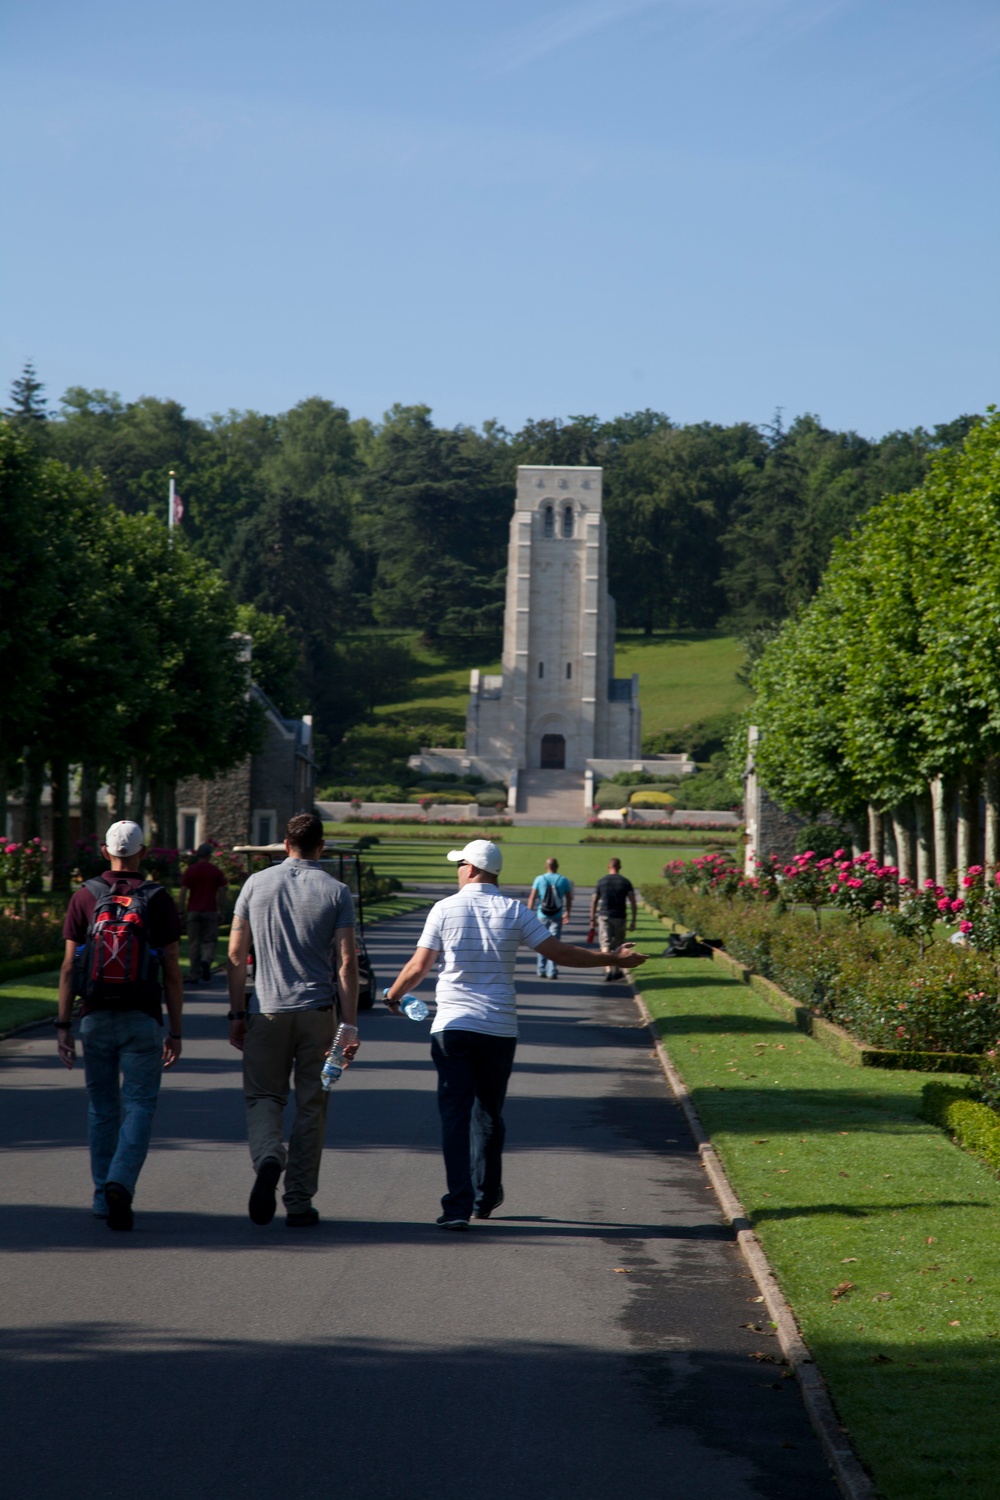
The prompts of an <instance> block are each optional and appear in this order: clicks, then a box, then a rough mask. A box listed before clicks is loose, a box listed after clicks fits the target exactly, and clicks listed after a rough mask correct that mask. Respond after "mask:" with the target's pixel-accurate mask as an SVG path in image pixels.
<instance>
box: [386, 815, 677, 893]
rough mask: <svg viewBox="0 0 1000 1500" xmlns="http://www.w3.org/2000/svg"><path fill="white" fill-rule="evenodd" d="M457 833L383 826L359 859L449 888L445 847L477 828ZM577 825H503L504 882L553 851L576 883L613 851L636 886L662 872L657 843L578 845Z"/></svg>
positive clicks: (592, 877)
mask: <svg viewBox="0 0 1000 1500" xmlns="http://www.w3.org/2000/svg"><path fill="white" fill-rule="evenodd" d="M453 831H454V833H455V835H456V837H455V838H454V840H453V841H451V842H450V843H449V842H446V841H444V840H440V839H434V840H427V841H426V842H423V843H422V842H421V841H420V840H419V839H414V838H406V839H399V840H394V839H393V837H392V834H391V832H390V831H388V830H380V832H379V840H380V842H379V843H378V844H376V845H375V846H374V847H373V848H371V849H368V850H366V851H365V855H364V859H365V862H366V864H370V865H371V866H372V868H373V869H374V871H375V873H376V875H394V876H395V877H396V879H397V880H402V881H404V882H407V881H411V882H412V881H415V880H419V881H424V880H440V881H443V882H445V884H447V885H448V886H450V887H453V886H454V883H455V867H454V865H451V864H449V863H448V860H447V858H446V855H447V852H448V849H449V848H452V849H460V848H461V847H462V846H463V844H464V843H465V842H466V841H467V838H475V837H477V836H481V834H480V833H479V831H478V830H476V831H475V832H470V833H469V834H468V835H465V834H464V831H463V830H461V829H455V830H453ZM582 832H583V830H582V829H576V828H508V829H505V830H504V841H503V873H502V875H501V876H500V883H501V885H503V886H507V887H510V886H526V885H530V884H531V882H532V880H534V878H535V876H536V875H539V874H541V872H542V870H544V868H545V860H546V857H547V856H548V855H549V854H553V855H555V856H556V858H557V859H558V860H559V869H560V871H561V873H562V874H564V875H568V876H569V878H570V880H572V881H573V882H574V883H575V884H576V885H583V886H588V885H594V884H595V883H596V882H597V881H598V880H600V878H601V876H602V875H606V874H607V873H608V860H609V858H610V857H611V855H612V854H618V855H619V856H620V858H621V861H622V873H623V874H624V875H627V876H628V878H629V879H630V880H631V881H632V883H633V884H634V885H635V886H636V887H638V886H640V885H643V884H644V883H646V882H649V881H654V880H659V879H660V878H661V877H662V873H663V865H664V851H663V850H662V849H658V848H635V847H629V848H624V847H622V848H618V847H616V846H615V844H614V843H613V842H609V845H608V846H607V847H603V846H601V845H594V844H588V845H584V844H581V842H580V839H581V835H582ZM703 852H704V847H703V846H698V845H695V846H693V847H691V848H688V849H685V857H689V858H691V859H694V858H695V857H696V856H697V855H699V854H701V853H703Z"/></svg>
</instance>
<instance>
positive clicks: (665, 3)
mask: <svg viewBox="0 0 1000 1500" xmlns="http://www.w3.org/2000/svg"><path fill="white" fill-rule="evenodd" d="M857 3H858V0H587V3H586V4H582V5H574V6H573V7H572V8H571V9H568V10H562V11H558V12H555V13H554V14H552V15H549V16H544V17H542V18H540V19H539V20H537V21H532V22H530V23H529V24H528V25H526V26H521V27H518V28H517V29H516V30H514V31H512V32H510V33H509V34H508V35H507V37H506V38H505V39H504V40H503V41H502V42H501V43H500V45H499V47H498V48H497V49H496V51H494V52H493V54H492V56H491V59H490V61H491V63H492V68H493V71H494V72H497V73H512V72H516V71H517V70H518V69H520V68H525V67H529V66H530V65H531V64H532V63H535V62H539V61H540V60H541V59H542V58H545V57H549V56H551V55H552V54H553V53H557V52H562V51H564V50H565V49H566V48H568V47H572V46H574V45H575V44H576V43H577V42H580V41H583V40H584V39H585V38H587V37H590V36H593V35H594V34H595V33H596V32H599V31H606V30H609V29H610V28H612V27H615V26H622V25H624V24H625V23H626V22H628V21H633V20H637V19H638V18H639V17H643V16H645V17H649V19H650V20H653V19H655V20H656V21H657V23H658V24H659V25H661V26H662V25H664V24H666V25H672V26H674V27H680V28H682V29H684V30H686V31H688V33H689V34H690V33H692V32H698V31H700V32H701V33H702V39H701V42H702V44H701V45H700V46H699V45H698V44H697V43H696V44H695V47H694V58H695V59H697V58H700V57H704V56H707V55H710V54H712V53H717V52H719V51H722V50H730V49H732V48H734V47H739V46H741V45H742V44H744V43H745V42H746V41H747V40H748V39H749V38H751V37H754V36H759V35H761V34H764V33H766V32H768V31H769V30H773V29H774V28H775V26H776V25H777V24H778V23H780V30H781V39H782V40H783V41H785V40H787V39H788V38H789V37H790V36H791V35H797V34H801V33H802V32H805V31H808V30H811V29H812V28H814V27H816V26H819V25H822V24H823V22H824V21H826V20H828V19H829V18H830V17H831V16H833V15H835V14H837V13H839V12H841V11H842V10H844V9H848V8H851V7H852V6H853V5H855V4H857ZM706 32H707V33H708V35H705V33H706ZM691 60H692V58H691V57H688V58H687V61H689V62H690V61H691Z"/></svg>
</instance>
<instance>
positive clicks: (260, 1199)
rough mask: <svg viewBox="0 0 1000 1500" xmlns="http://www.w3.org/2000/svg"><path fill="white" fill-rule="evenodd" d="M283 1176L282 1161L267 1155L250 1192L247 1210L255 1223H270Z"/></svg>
mask: <svg viewBox="0 0 1000 1500" xmlns="http://www.w3.org/2000/svg"><path fill="white" fill-rule="evenodd" d="M280 1176H281V1162H280V1161H278V1159H277V1157H275V1156H266V1157H265V1158H264V1160H263V1161H262V1162H261V1164H260V1166H259V1167H258V1169H257V1181H256V1182H255V1183H254V1185H253V1188H252V1189H251V1192H250V1202H249V1204H248V1205H247V1211H248V1212H249V1214H250V1218H251V1220H252V1222H253V1223H254V1224H270V1222H271V1220H272V1219H273V1218H274V1210H275V1207H276V1199H275V1191H274V1190H275V1188H276V1187H277V1186H278V1178H279V1177H280Z"/></svg>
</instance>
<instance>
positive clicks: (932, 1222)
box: [637, 912, 1000, 1500]
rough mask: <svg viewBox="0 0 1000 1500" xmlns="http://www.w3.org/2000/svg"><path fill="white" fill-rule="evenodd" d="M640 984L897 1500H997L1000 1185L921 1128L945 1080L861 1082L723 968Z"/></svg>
mask: <svg viewBox="0 0 1000 1500" xmlns="http://www.w3.org/2000/svg"><path fill="white" fill-rule="evenodd" d="M637 935H638V937H639V940H640V947H643V948H644V949H645V951H647V952H650V953H656V954H659V953H660V952H662V949H663V946H664V938H665V932H664V929H663V927H662V926H661V925H660V923H659V921H658V919H656V918H655V917H653V916H652V915H651V914H650V913H648V912H642V913H640V918H639V932H638V934H637ZM638 983H639V987H640V989H641V990H642V993H643V996H644V997H645V1000H646V1003H647V1005H648V1006H649V1009H650V1011H651V1013H652V1015H653V1017H654V1019H655V1023H656V1026H657V1030H658V1032H659V1034H660V1036H661V1037H662V1039H663V1041H664V1043H665V1045H666V1047H667V1049H668V1051H669V1052H670V1055H671V1058H672V1059H673V1062H674V1064H675V1066H676V1067H677V1069H678V1071H679V1072H680V1073H681V1074H682V1076H683V1078H684V1080H685V1083H686V1084H687V1087H688V1088H689V1090H690V1091H691V1096H692V1099H693V1102H694V1105H695V1108H696V1109H697V1111H698V1113H699V1115H700V1117H701V1119H702V1121H703V1123H704V1125H705V1128H706V1130H707V1131H708V1132H709V1134H710V1136H711V1138H712V1140H713V1142H714V1144H715V1146H716V1149H717V1150H718V1152H719V1155H720V1157H721V1159H722V1161H723V1163H724V1165H725V1168H726V1171H727V1173H728V1175H729V1178H730V1180H731V1182H732V1184H733V1187H734V1189H735V1191H736V1193H737V1194H738V1196H739V1197H740V1199H741V1200H742V1202H743V1205H744V1207H745V1209H746V1211H747V1214H748V1215H749V1217H750V1220H751V1222H752V1223H753V1226H754V1229H755V1231H756V1233H757V1234H758V1235H759V1237H760V1239H761V1242H762V1244H763V1246H764V1249H765V1250H766V1252H767V1255H768V1258H769V1259H770V1262H771V1264H772V1266H773V1267H774V1270H775V1272H776V1274H777V1276H778V1278H779V1280H780V1282H781V1285H782V1288H783V1290H784V1292H785V1295H786V1296H787V1298H788V1300H789V1302H790V1303H791V1305H792V1307H793V1309H794V1311H795V1315H796V1317H797V1319H798V1321H799V1325H800V1327H801V1329H802V1332H803V1335H804V1337H805V1339H806V1341H807V1342H808V1344H809V1345H810V1347H811V1349H812V1352H813V1354H814V1356H815V1358H816V1360H817V1361H818V1363H819V1366H820V1368H821V1369H822V1371H823V1374H824V1375H825V1377H826V1379H827V1381H828V1382H829V1385H830V1389H831V1392H832V1395H833V1398H834V1400H835V1402H836V1404H837V1408H838V1411H839V1413H840V1416H841V1418H842V1420H843V1421H844V1423H845V1425H846V1427H847V1428H848V1430H849V1431H850V1433H851V1436H852V1439H853V1441H854V1443H855V1445H856V1447H857V1449H858V1452H859V1453H860V1456H861V1458H862V1459H863V1461H864V1462H865V1463H866V1464H867V1465H868V1466H869V1467H870V1469H871V1470H872V1472H873V1474H874V1476H875V1479H876V1482H877V1484H878V1486H879V1488H880V1490H881V1492H882V1493H883V1494H884V1495H885V1496H886V1497H887V1500H941V1497H943V1496H946V1495H951V1494H959V1493H960V1494H962V1495H969V1496H976V1497H980V1500H988V1497H989V1500H992V1497H993V1496H994V1495H995V1494H996V1488H997V1485H996V1472H997V1463H998V1461H1000V1437H998V1435H997V1432H996V1423H995V1420H994V1417H993V1413H994V1411H995V1409H996V1405H997V1402H998V1400H1000V1312H998V1297H1000V1268H998V1264H997V1256H996V1253H995V1245H996V1242H997V1239H998V1235H1000V1184H998V1183H997V1182H996V1181H994V1179H993V1177H992V1175H991V1173H990V1172H989V1170H988V1169H987V1168H986V1167H984V1166H983V1165H982V1164H981V1163H980V1162H978V1161H977V1160H976V1159H975V1158H973V1157H971V1156H968V1155H966V1154H965V1153H963V1152H961V1151H958V1150H956V1148H955V1147H954V1146H953V1145H952V1144H951V1142H950V1141H948V1140H947V1139H946V1138H945V1137H944V1136H943V1135H942V1133H941V1131H940V1130H939V1129H937V1128H936V1127H935V1126H934V1125H932V1124H931V1123H929V1122H928V1121H927V1120H926V1119H924V1118H923V1116H922V1113H921V1105H922V1092H923V1088H924V1085H925V1084H926V1083H928V1082H930V1081H932V1080H931V1078H930V1076H929V1075H928V1074H926V1073H893V1072H882V1071H876V1070H869V1069H857V1068H852V1067H851V1066H850V1065H849V1064H848V1063H847V1062H845V1061H843V1060H841V1059H840V1058H838V1057H836V1056H834V1055H833V1054H831V1053H829V1052H827V1051H826V1050H825V1049H824V1048H822V1047H821V1046H820V1045H819V1044H818V1043H816V1042H815V1041H813V1040H812V1039H811V1038H810V1037H807V1036H804V1035H803V1034H802V1033H801V1032H800V1031H798V1029H797V1028H796V1027H795V1025H794V1023H793V1022H791V1021H788V1020H785V1019H784V1018H783V1017H781V1016H780V1015H778V1014H776V1013H775V1011H774V1010H773V1009H772V1008H771V1006H770V1005H768V1003H767V1001H766V1000H764V999H763V997H762V996H760V995H759V994H757V993H755V991H754V990H752V989H750V988H749V987H748V986H746V985H744V984H741V983H740V982H739V980H738V979H736V978H735V977H730V976H728V975H726V974H725V973H724V972H722V971H721V970H720V968H719V967H718V966H717V965H715V964H713V963H712V962H711V960H708V959H704V960H683V959H682V960H677V959H654V960H651V961H650V962H649V963H648V964H646V966H645V967H644V968H643V970H642V971H641V974H640V975H639V976H638ZM933 1081H934V1082H936V1083H939V1084H940V1083H941V1082H942V1080H941V1078H940V1075H938V1076H937V1078H935V1079H934V1080H933ZM950 1081H951V1082H952V1083H953V1084H957V1083H959V1080H958V1079H951V1080H950Z"/></svg>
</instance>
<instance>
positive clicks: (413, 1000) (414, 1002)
mask: <svg viewBox="0 0 1000 1500" xmlns="http://www.w3.org/2000/svg"><path fill="white" fill-rule="evenodd" d="M400 1007H401V1009H402V1012H403V1015H404V1016H405V1017H406V1019H407V1020H408V1021H426V1020H427V1017H428V1016H429V1015H430V1009H429V1007H428V1006H427V1005H426V1004H425V1003H424V1001H423V1000H421V999H420V998H419V997H418V996H417V995H404V996H403V998H402V1000H401V1001H400Z"/></svg>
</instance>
